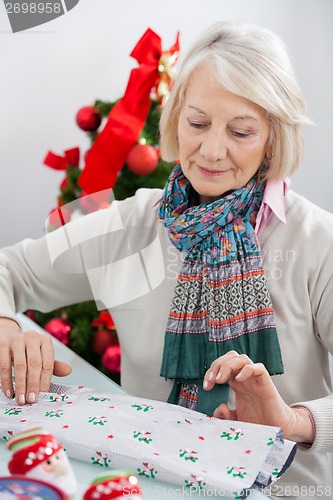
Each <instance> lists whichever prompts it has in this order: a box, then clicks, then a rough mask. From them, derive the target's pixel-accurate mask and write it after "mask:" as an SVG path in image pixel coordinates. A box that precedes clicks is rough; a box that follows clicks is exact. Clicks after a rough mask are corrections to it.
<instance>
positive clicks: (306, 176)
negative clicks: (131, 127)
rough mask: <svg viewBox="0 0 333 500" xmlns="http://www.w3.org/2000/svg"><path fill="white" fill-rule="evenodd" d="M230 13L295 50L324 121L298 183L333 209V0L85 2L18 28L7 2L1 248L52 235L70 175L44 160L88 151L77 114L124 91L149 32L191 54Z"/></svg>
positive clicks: (0, 20)
mask: <svg viewBox="0 0 333 500" xmlns="http://www.w3.org/2000/svg"><path fill="white" fill-rule="evenodd" d="M227 19H243V20H247V21H250V22H254V23H256V24H259V25H262V26H265V27H268V28H271V29H273V30H274V31H276V32H277V33H278V34H280V35H281V36H282V38H283V39H284V40H285V41H286V43H287V45H288V46H289V47H290V50H291V53H292V55H293V58H294V62H295V66H296V71H297V73H298V76H299V80H300V82H301V86H302V88H303V91H304V94H305V97H306V99H307V101H308V105H309V108H310V111H311V115H312V118H313V119H314V121H315V122H316V124H317V125H316V126H315V127H311V128H308V129H307V130H306V134H305V135H306V150H305V158H304V164H303V166H302V169H301V171H300V172H299V173H297V174H296V175H295V176H294V181H293V186H294V188H295V189H297V191H298V192H300V193H302V194H304V195H305V196H307V197H308V198H310V199H311V200H313V201H314V202H315V203H317V204H318V205H320V206H322V207H323V208H325V209H327V210H329V211H332V212H333V196H332V191H333V168H332V152H331V151H332V150H331V144H332V136H331V134H332V131H333V130H332V129H333V127H332V116H333V92H332V89H333V57H332V56H333V2H332V0H231V1H230V0H205V1H203V0H169V1H167V2H162V1H158V0H157V1H156V0H140V1H138V0H122V1H118V2H117V1H116V0H80V2H79V4H78V5H77V6H76V7H75V8H74V9H73V10H72V11H70V12H69V13H68V14H66V15H65V16H62V17H60V18H58V19H56V20H54V21H52V22H50V23H48V24H45V25H42V26H39V27H37V28H35V29H31V30H28V31H26V32H22V33H16V34H12V33H11V31H10V26H9V22H8V19H7V17H6V13H5V9H4V4H3V2H0V174H1V177H0V246H3V245H7V244H11V243H14V242H15V241H17V240H19V239H21V238H23V237H27V236H32V237H37V236H39V235H41V234H42V233H43V226H44V220H45V218H46V216H47V214H48V212H49V210H50V209H51V208H53V207H54V206H55V203H56V201H55V200H56V196H57V194H58V184H59V183H60V181H61V180H62V177H63V174H62V173H59V172H55V171H53V170H50V169H48V168H47V167H45V166H43V164H42V160H43V157H44V155H45V153H46V152H47V151H48V150H49V149H51V150H52V151H54V152H57V153H59V154H60V153H62V151H63V150H64V149H68V148H71V147H74V146H76V145H79V146H80V147H81V148H82V151H85V149H86V148H87V146H88V140H87V138H86V136H85V134H84V133H83V132H82V131H80V129H78V127H77V126H76V125H75V122H74V116H75V113H76V111H77V110H78V109H79V108H80V107H81V106H83V105H86V104H90V103H91V102H93V100H94V99H96V98H101V99H105V100H114V99H116V98H119V97H121V95H122V94H123V92H124V90H125V86H126V82H127V79H128V75H129V71H130V69H131V68H132V67H134V66H135V65H136V63H135V62H134V61H133V60H132V59H131V58H130V57H129V53H130V52H131V50H132V48H133V47H134V45H135V44H136V42H137V41H138V39H139V38H140V36H141V35H142V34H143V33H144V31H145V30H146V29H147V28H148V27H151V28H152V29H153V30H154V31H156V32H157V33H158V34H159V35H160V36H161V37H162V40H163V47H164V48H165V49H166V48H168V47H169V46H170V45H171V44H172V43H173V41H174V38H175V34H176V31H177V30H180V32H181V48H182V51H183V52H184V51H185V50H186V48H187V47H188V45H189V44H190V43H191V42H192V40H193V39H194V38H195V37H196V35H197V34H198V32H200V31H202V30H203V29H204V28H206V27H207V26H208V25H209V24H210V23H212V22H214V21H216V20H227Z"/></svg>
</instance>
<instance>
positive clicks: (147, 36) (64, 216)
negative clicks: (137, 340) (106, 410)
mask: <svg viewBox="0 0 333 500" xmlns="http://www.w3.org/2000/svg"><path fill="white" fill-rule="evenodd" d="M130 55H131V56H132V57H134V58H135V59H136V60H137V61H138V63H139V66H138V67H137V68H135V69H133V70H132V71H131V74H130V77H129V81H128V84H127V88H126V91H125V93H124V95H123V97H122V98H120V99H119V100H117V101H114V102H105V101H101V100H95V102H94V103H93V104H92V105H89V106H83V107H82V108H81V109H80V110H78V112H77V114H76V123H77V125H78V126H79V127H80V128H81V129H82V130H83V131H84V132H86V133H87V134H88V135H89V138H90V142H91V147H90V149H89V150H88V151H87V152H86V153H85V155H84V162H83V163H84V165H83V167H82V168H81V167H80V151H79V149H78V148H72V149H68V150H66V151H65V153H64V155H63V156H60V155H57V154H54V153H52V152H49V153H47V155H46V157H45V159H44V163H45V164H46V165H47V166H48V167H50V168H53V169H56V170H63V171H64V174H65V177H64V179H63V181H62V183H61V184H60V188H59V195H58V199H57V207H56V208H55V209H52V210H51V211H50V214H49V218H48V230H50V231H51V230H54V229H57V228H58V227H59V226H61V225H64V224H66V223H67V222H69V221H70V220H73V219H74V218H75V217H77V216H78V214H77V212H80V214H79V215H80V216H82V215H84V214H87V213H90V212H92V211H95V210H100V209H105V208H107V207H108V206H109V203H110V199H106V198H105V195H104V197H103V195H102V196H101V194H102V193H103V192H104V193H105V192H108V191H103V190H107V189H109V188H112V190H113V196H114V198H115V199H117V200H122V199H124V198H127V197H129V196H132V195H134V193H135V192H136V190H137V189H139V188H141V187H147V188H152V187H155V188H156V187H159V188H163V186H164V184H165V181H166V179H167V177H168V176H169V173H170V171H171V169H172V164H170V163H167V162H165V161H163V160H162V159H161V158H160V155H159V149H158V124H159V119H160V115H161V111H162V109H163V105H164V103H165V101H166V99H167V98H168V94H169V92H170V88H171V85H172V81H173V78H174V76H175V64H176V62H177V59H178V55H179V40H178V34H177V38H176V42H175V44H174V45H173V46H172V47H171V48H170V49H169V50H167V51H162V49H161V39H160V37H159V36H158V35H157V34H156V33H154V32H153V31H152V30H151V29H148V30H147V31H146V32H145V33H144V35H143V36H142V37H141V39H140V40H139V42H138V43H137V45H136V46H135V48H134V49H133V51H132V53H131V54H130ZM120 124H122V125H123V127H122V126H121V125H120ZM103 125H104V126H103ZM99 193H101V194H99ZM87 195H89V196H87ZM73 207H75V208H74V209H73ZM27 314H29V316H30V317H32V318H33V319H34V320H35V321H36V322H37V323H38V324H40V325H41V326H42V327H44V328H45V329H46V330H47V331H48V332H49V333H51V334H52V335H54V336H55V337H56V338H58V339H59V340H61V341H62V342H63V343H64V344H66V345H68V346H69V347H70V348H71V349H73V351H75V352H76V353H77V354H78V355H80V356H81V357H83V358H84V359H86V360H87V361H88V362H90V363H91V364H93V365H94V366H96V367H97V368H98V369H100V370H101V371H103V372H104V373H106V374H107V375H108V376H110V377H111V378H112V379H113V380H115V381H117V382H119V379H120V357H121V353H120V348H119V345H118V338H117V333H116V329H115V326H114V323H113V320H112V317H111V316H110V314H109V313H108V312H107V311H101V312H100V311H98V310H97V307H96V304H95V302H94V301H91V302H85V303H81V304H77V305H74V306H69V307H65V308H62V309H59V310H56V311H52V312H50V313H41V312H38V311H29V312H27Z"/></svg>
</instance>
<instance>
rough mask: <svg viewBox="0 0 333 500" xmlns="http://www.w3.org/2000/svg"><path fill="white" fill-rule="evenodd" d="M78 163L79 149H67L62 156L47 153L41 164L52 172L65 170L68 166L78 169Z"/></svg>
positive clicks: (50, 152)
mask: <svg viewBox="0 0 333 500" xmlns="http://www.w3.org/2000/svg"><path fill="white" fill-rule="evenodd" d="M79 161H80V150H79V148H72V149H67V150H66V151H64V155H63V156H59V155H56V154H55V153H52V151H49V152H48V153H47V155H46V156H45V158H44V160H43V163H44V165H47V166H48V167H50V168H53V169H54V170H66V168H67V166H68V165H71V166H72V167H78V166H79Z"/></svg>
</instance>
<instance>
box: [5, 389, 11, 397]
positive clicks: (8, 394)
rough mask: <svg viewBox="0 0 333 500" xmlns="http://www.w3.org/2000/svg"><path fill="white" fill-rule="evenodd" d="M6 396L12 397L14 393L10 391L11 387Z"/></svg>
mask: <svg viewBox="0 0 333 500" xmlns="http://www.w3.org/2000/svg"><path fill="white" fill-rule="evenodd" d="M6 396H7V398H11V397H12V393H11V392H10V390H9V389H7V391H6Z"/></svg>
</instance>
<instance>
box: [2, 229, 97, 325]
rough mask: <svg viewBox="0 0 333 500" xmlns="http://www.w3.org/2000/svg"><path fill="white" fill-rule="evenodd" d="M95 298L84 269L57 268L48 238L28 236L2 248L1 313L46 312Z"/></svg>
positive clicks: (3, 314)
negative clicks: (29, 237)
mask: <svg viewBox="0 0 333 500" xmlns="http://www.w3.org/2000/svg"><path fill="white" fill-rule="evenodd" d="M91 299H92V294H91V290H90V285H89V281H88V279H87V276H86V275H85V274H84V273H71V272H61V271H60V270H55V269H54V267H53V266H52V263H51V261H50V257H49V251H48V247H47V242H46V238H45V237H43V238H41V239H37V240H31V239H26V240H23V241H22V242H20V243H18V244H16V245H13V246H11V247H7V248H4V249H2V250H1V251H0V316H1V317H7V318H12V319H15V316H16V314H17V313H18V312H24V311H26V310H27V309H36V310H39V311H42V312H47V311H51V310H54V309H56V308H58V307H62V306H65V305H70V304H74V303H78V302H84V301H87V300H91Z"/></svg>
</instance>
